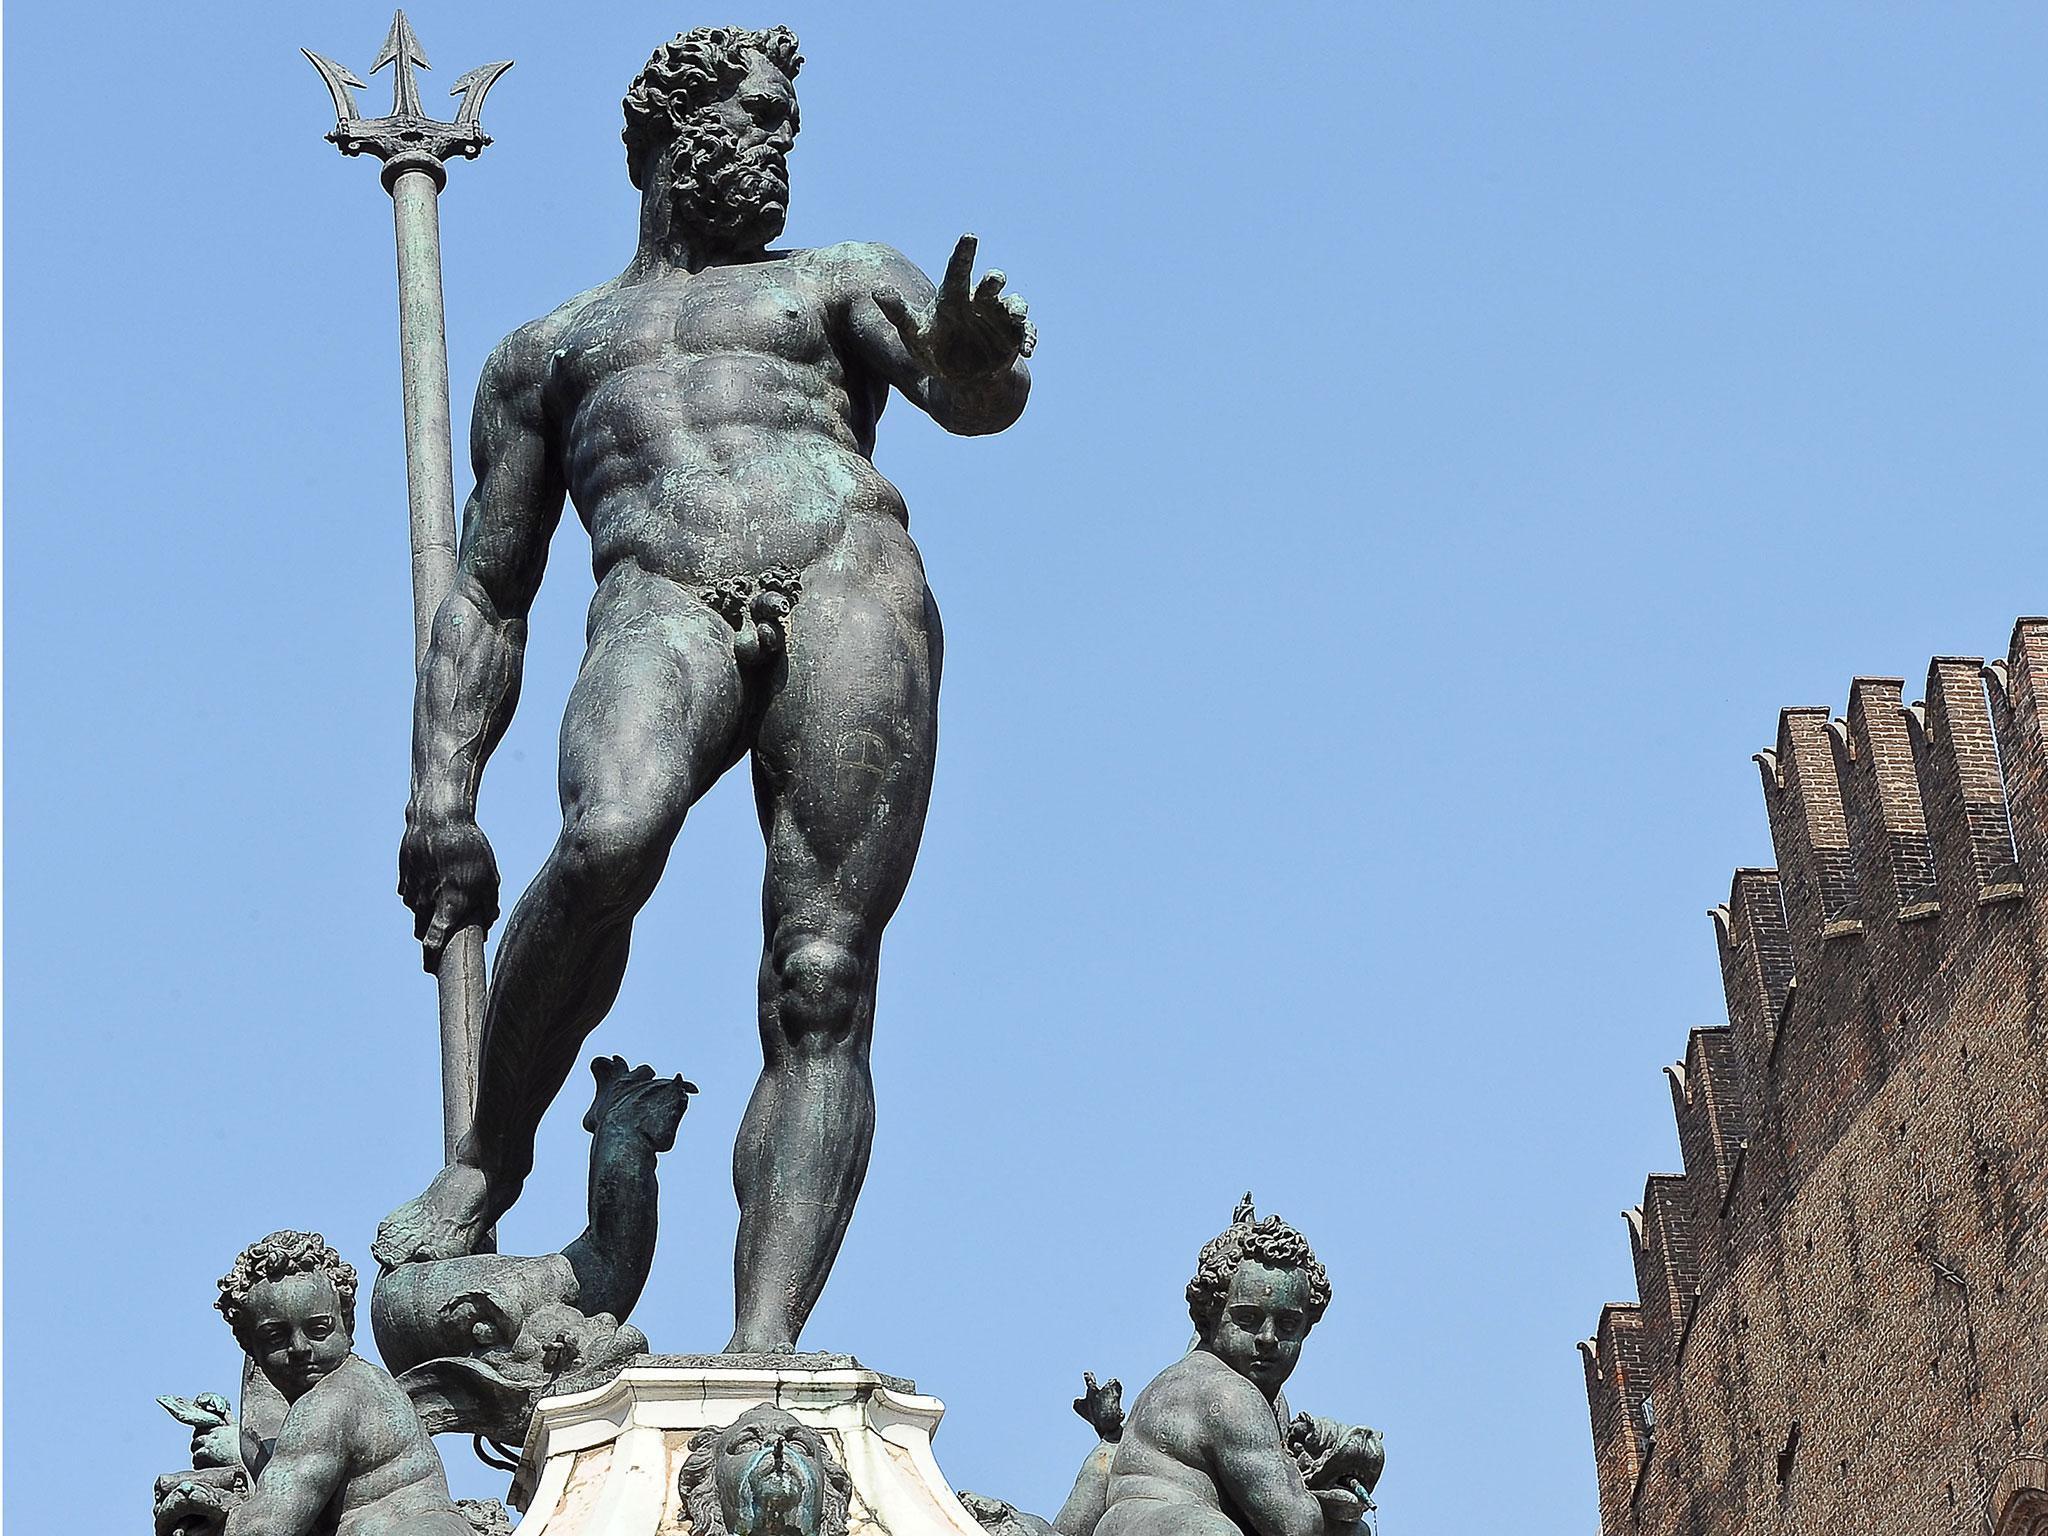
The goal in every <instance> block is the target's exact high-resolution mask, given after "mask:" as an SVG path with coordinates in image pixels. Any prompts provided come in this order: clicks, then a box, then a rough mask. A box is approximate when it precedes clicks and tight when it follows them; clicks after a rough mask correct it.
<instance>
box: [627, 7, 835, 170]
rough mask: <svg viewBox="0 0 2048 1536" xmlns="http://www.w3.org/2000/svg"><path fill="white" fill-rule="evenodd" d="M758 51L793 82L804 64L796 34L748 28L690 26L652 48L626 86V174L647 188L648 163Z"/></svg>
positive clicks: (742, 72)
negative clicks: (652, 54)
mask: <svg viewBox="0 0 2048 1536" xmlns="http://www.w3.org/2000/svg"><path fill="white" fill-rule="evenodd" d="M750 53H758V54H760V55H762V56H763V57H764V58H766V59H767V60H768V62H769V63H770V64H773V65H774V66H775V67H776V68H777V69H779V70H781V71H782V73H783V76H784V77H785V78H786V79H790V80H794V79H795V78H796V72H797V71H798V70H800V69H802V68H803V66H804V60H803V55H802V54H800V53H798V52H797V51H796V34H795V33H794V32H792V31H790V30H789V28H787V27H770V28H769V29H768V30H767V31H765V32H755V31H751V30H750V29H748V28H746V27H692V28H691V29H690V30H689V31H687V32H679V33H677V34H676V35H675V36H674V37H673V38H671V39H669V41H667V42H665V43H663V44H662V45H661V46H660V47H659V48H657V49H655V50H654V56H653V57H652V58H650V59H649V60H648V61H647V67H646V68H645V69H643V70H641V71H640V73H639V74H638V75H636V76H634V77H633V83H632V85H631V86H629V87H628V88H627V90H626V101H625V107H626V128H625V132H624V133H623V134H621V135H620V137H622V138H623V139H625V141H626V174H627V175H629V176H631V177H632V178H633V185H634V186H636V187H640V188H642V189H644V188H645V186H646V175H647V167H648V166H649V165H650V164H651V163H652V162H653V159H654V156H655V155H656V154H657V153H659V152H660V150H661V148H662V146H663V145H665V144H667V143H668V141H669V140H670V139H672V138H674V137H675V136H676V132H677V130H678V129H680V128H681V127H682V125H683V123H684V122H685V120H687V119H688V118H689V117H690V115H691V114H692V113H694V112H698V111H701V110H703V109H704V108H705V107H708V106H710V105H711V104H712V103H713V102H715V101H717V100H719V99H720V98H721V97H723V96H724V95H725V94H726V93H727V92H728V91H730V90H731V89H732V88H733V87H734V86H735V85H738V84H739V83H740V81H741V80H743V79H745V78H746V74H747V55H748V54H750Z"/></svg>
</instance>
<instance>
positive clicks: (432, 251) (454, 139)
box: [299, 11, 512, 1158]
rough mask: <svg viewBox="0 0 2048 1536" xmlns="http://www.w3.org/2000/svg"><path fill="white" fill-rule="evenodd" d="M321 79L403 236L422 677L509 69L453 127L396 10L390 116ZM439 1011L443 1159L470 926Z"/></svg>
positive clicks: (473, 969)
mask: <svg viewBox="0 0 2048 1536" xmlns="http://www.w3.org/2000/svg"><path fill="white" fill-rule="evenodd" d="M299 51H300V52H302V53H304V54H305V56H306V57H307V58H308V59H309V60H311V61H312V64H313V67H314V68H315V69H317V70H319V71H320V78H321V79H322V80H324V81H326V82H327V91H328V94H329V95H331V96H332V97H333V98H334V115H335V117H336V118H337V119H338V121H337V122H336V123H335V125H334V130H333V132H331V133H329V134H328V135H327V137H328V138H329V139H330V140H332V141H333V142H334V144H335V146H336V147H337V148H338V149H340V151H341V152H342V153H343V154H344V155H360V154H366V153H367V154H372V155H375V156H376V157H377V158H378V159H379V160H381V161H383V162H384V170H383V181H384V190H385V191H386V192H389V193H390V194H391V209H392V218H393V220H394V221H395V223H396V224H397V228H398V356H399V365H400V369H401V377H402V381H403V388H404V393H405V493H406V500H407V501H408V502H409V503H410V504H411V507H412V644H413V666H414V669H415V672H417V669H418V667H419V664H420V662H421V661H422V660H424V659H425V657H426V654H427V638H428V636H429V635H430V634H431V633H432V632H433V627H434V615H435V614H436V613H437V612H439V611H440V607H441V600H442V599H443V598H444V597H446V596H447V595H448V589H449V588H450V587H452V586H453V585H454V584H455V547H456V546H455V467H454V460H453V453H452V450H451V444H450V439H449V425H448V336H447V328H446V321H445V319H444V317H443V312H442V303H441V213H440V197H441V188H442V187H443V186H445V185H446V184H447V181H448V171H447V167H446V164H445V163H444V162H446V161H447V160H448V159H449V158H450V157H451V156H454V155H462V156H464V157H465V158H467V159H470V160H474V159H475V158H476V157H477V156H478V155H479V154H481V153H483V148H484V146H485V145H486V144H488V143H490V142H491V139H490V135H489V134H487V133H485V132H484V131H483V129H482V127H480V126H479V124H478V121H477V119H478V117H479V115H480V114H481V113H482V111H483V105H484V93H485V92H486V91H488V90H489V89H490V88H491V87H492V86H493V85H495V84H496V83H497V81H498V77H499V76H500V75H502V74H504V73H505V71H506V70H508V69H510V68H511V67H512V61H511V60H510V59H505V60H503V61H501V62H499V63H496V64H485V65H483V66H482V67H480V68H477V69H472V70H471V71H470V72H469V73H468V74H466V75H464V76H462V78H461V79H459V80H457V81H456V82H455V86H454V88H453V89H452V90H451V91H450V92H449V93H448V94H449V95H451V96H460V97H461V98H462V105H461V106H460V107H459V108H458V109H457V110H456V113H455V121H454V122H452V123H443V122H437V121H436V120H434V119H433V118H431V117H428V116H427V115H426V113H425V112H423V111H422V110H421V108H420V89H419V82H418V80H417V79H416V78H415V77H414V75H413V70H414V69H416V68H417V69H431V68H432V67H433V66H432V65H430V64H428V63H427V56H426V54H425V53H424V52H423V51H422V50H421V48H420V40H419V39H418V38H417V37H415V36H414V35H413V30H412V23H411V22H409V21H407V20H406V19H405V12H403V11H399V12H398V13H397V14H396V15H394V16H393V17H392V18H391V35H390V36H388V37H386V38H385V39H384V48H383V51H382V52H380V53H379V54H378V55H377V62H376V63H374V64H372V65H371V66H370V73H371V74H373V75H374V74H375V73H376V72H377V71H378V70H380V69H382V68H383V67H384V66H385V65H386V64H390V65H393V66H394V70H393V74H392V93H391V113H390V115H389V116H388V117H372V118H364V117H361V116H359V115H358V114H357V112H356V102H355V97H353V96H352V95H350V94H349V92H350V91H351V89H354V90H358V91H359V90H362V89H364V86H363V82H362V81H360V80H358V79H357V78H356V77H355V76H354V75H353V74H351V73H350V72H349V70H348V69H347V68H346V66H344V65H340V64H337V63H335V62H334V60H332V59H328V58H322V57H321V56H320V55H319V54H317V53H315V52H313V50H312V49H310V48H302V49H301V50H299ZM434 979H435V981H436V982H437V983H438V985H439V988H440V994H441V995H440V1003H441V1130H442V1137H443V1140H444V1142H445V1146H444V1149H443V1150H444V1155H446V1156H448V1157H450V1158H452V1157H453V1156H454V1153H455V1145H456V1143H457V1142H459V1141H460V1140H461V1139H462V1137H463V1136H464V1134H465V1133H467V1131H468V1130H469V1123H470V1119H471V1116H472V1115H473V1114H474V1112H475V1106H476V1068H477V1052H478V1046H479V1042H480V1039H481V1036H482V1032H483V1006H484V931H483V929H481V928H477V927H470V928H464V929H463V930H462V931H461V932H459V933H456V934H453V935H451V936H450V937H449V940H448V944H447V947H446V948H445V949H443V950H442V952H441V963H440V966H439V968H438V969H437V970H436V971H435V973H434Z"/></svg>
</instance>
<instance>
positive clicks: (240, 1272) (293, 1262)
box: [214, 1231, 356, 1339]
mask: <svg viewBox="0 0 2048 1536" xmlns="http://www.w3.org/2000/svg"><path fill="white" fill-rule="evenodd" d="M311 1274H324V1275H325V1276H327V1278H328V1280H329V1281H330V1282H331V1283H332V1284H333V1286H334V1295H335V1298H336V1299H337V1300H338V1301H340V1303H341V1315H342V1321H343V1322H344V1323H346V1324H347V1326H348V1331H349V1332H350V1333H351V1334H353V1333H354V1332H355V1331H356V1272H355V1266H353V1265H352V1264H350V1263H349V1262H348V1260H346V1259H344V1258H343V1257H342V1256H341V1255H340V1254H338V1253H336V1252H335V1251H334V1250H333V1249H332V1248H330V1247H328V1246H327V1239H326V1238H324V1237H322V1236H321V1235H320V1234H319V1233H318V1232H292V1231H284V1232H273V1233H271V1234H270V1236H268V1237H266V1238H264V1239H262V1240H261V1241H260V1242H254V1243H251V1244H250V1245H249V1246H248V1247H246V1248H244V1249H243V1250H242V1251H241V1252H240V1253H238V1254H236V1255H235V1267H234V1268H233V1269H231V1270H229V1271H228V1272H227V1273H226V1274H224V1275H222V1276H221V1277H220V1299H219V1300H217V1301H216V1302H214V1305H215V1306H216V1307H218V1308H220V1315H221V1316H222V1317H224V1318H226V1319H227V1320H228V1326H229V1327H230V1328H232V1329H234V1331H235V1337H236V1338H238V1339H239V1338H240V1337H241V1336H242V1317H243V1314H244V1313H245V1312H246V1311H247V1310H248V1307H249V1292H250V1291H252V1290H253V1289H255V1287H256V1286H257V1285H258V1284H259V1283H260V1282H262V1281H265V1280H282V1279H284V1278H285V1277H286V1276H288V1275H311Z"/></svg>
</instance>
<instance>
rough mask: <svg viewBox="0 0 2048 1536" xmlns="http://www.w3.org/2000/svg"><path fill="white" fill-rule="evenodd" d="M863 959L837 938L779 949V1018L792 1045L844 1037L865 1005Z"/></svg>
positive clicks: (777, 974) (777, 978)
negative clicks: (863, 1001) (862, 1005)
mask: <svg viewBox="0 0 2048 1536" xmlns="http://www.w3.org/2000/svg"><path fill="white" fill-rule="evenodd" d="M863 980H864V978H863V976H862V974H861V960H860V956H859V955H857V954H855V953H854V951H853V949H852V948H851V947H850V946H849V945H846V944H843V943H841V942H839V941H838V940H836V939H826V938H805V939H801V940H799V941H798V942H796V943H794V944H791V945H788V946H787V947H784V946H781V945H778V946H777V953H776V959H775V986H776V1018H777V1021H778V1022H779V1023H780V1024H781V1026H782V1032H783V1034H784V1035H785V1036H787V1037H788V1038H789V1039H791V1040H792V1041H799V1040H803V1039H806V1038H808V1039H810V1040H812V1041H814V1042H822V1041H829V1040H832V1039H836V1038H840V1037H843V1036H844V1035H845V1034H846V1033H847V1032H848V1031H849V1030H851V1029H852V1027H853V1019H854V1013H855V1010H856V1009H858V1008H859V1006H860V999H861V993H862V982H863Z"/></svg>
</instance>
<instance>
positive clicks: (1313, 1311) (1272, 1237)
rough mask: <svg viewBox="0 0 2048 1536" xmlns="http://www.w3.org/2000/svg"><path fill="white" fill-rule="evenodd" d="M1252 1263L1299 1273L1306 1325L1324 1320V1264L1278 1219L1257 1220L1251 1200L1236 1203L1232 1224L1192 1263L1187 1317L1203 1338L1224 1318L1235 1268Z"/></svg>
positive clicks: (1327, 1296) (1327, 1279)
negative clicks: (1303, 1279)
mask: <svg viewBox="0 0 2048 1536" xmlns="http://www.w3.org/2000/svg"><path fill="white" fill-rule="evenodd" d="M1246 1259H1252V1260H1255V1261H1256V1262H1258V1263H1260V1264H1264V1265H1267V1266H1269V1267H1271V1268H1273V1269H1299V1270H1302V1271H1304V1272H1306V1273H1307V1275H1308V1325H1309V1327H1311V1328H1313V1327H1315V1325H1316V1324H1317V1323H1319V1322H1321V1321H1322V1320H1323V1313H1324V1312H1325V1311H1327V1310H1328V1308H1329V1305H1330V1277H1329V1275H1328V1274H1326V1273H1325V1272H1324V1270H1323V1265H1322V1261H1321V1260H1320V1259H1318V1258H1317V1257H1316V1255H1315V1250H1314V1249H1312V1248H1310V1247H1309V1245H1308V1239H1307V1238H1305V1237H1303V1236H1302V1235H1301V1234H1300V1233H1299V1232H1297V1231H1295V1230H1294V1228H1292V1227H1290V1226H1289V1225H1287V1223H1286V1222H1284V1221H1282V1220H1281V1219H1280V1218H1279V1217H1278V1216H1268V1217H1266V1218H1265V1219H1264V1220H1263V1221H1261V1220H1259V1219H1258V1218H1257V1216H1256V1215H1255V1214H1254V1212H1253V1210H1252V1197H1251V1196H1250V1195H1249V1194H1247V1195H1246V1196H1245V1197H1244V1199H1242V1200H1240V1201H1239V1202H1238V1205H1237V1210H1236V1211H1235V1212H1234V1213H1233V1214H1232V1216H1231V1218H1230V1225H1229V1226H1228V1227H1226V1228H1224V1230H1223V1231H1221V1232H1219V1233H1218V1234H1217V1235H1216V1236H1214V1237H1212V1238H1210V1239H1209V1241H1208V1242H1206V1243H1204V1244H1203V1245H1202V1254H1201V1257H1200V1258H1198V1259H1196V1260H1195V1278H1194V1279H1192V1280H1190V1281H1189V1282H1188V1316H1190V1317H1192V1318H1193V1319H1194V1320H1195V1327H1196V1328H1197V1329H1199V1330H1201V1331H1202V1332H1203V1333H1205V1334H1206V1333H1207V1332H1208V1330H1209V1329H1210V1328H1211V1327H1212V1326H1213V1325H1214V1324H1215V1322H1216V1319H1217V1318H1218V1317H1219V1316H1221V1315H1222V1311H1223V1298H1224V1297H1225V1296H1228V1295H1229V1294H1230V1277H1231V1276H1232V1275H1235V1274H1236V1273H1237V1266H1238V1265H1240V1264H1242V1263H1243V1262H1244V1261H1245V1260H1246Z"/></svg>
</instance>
